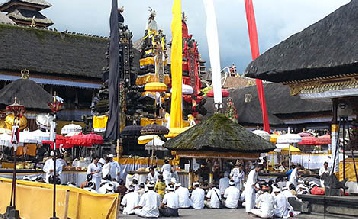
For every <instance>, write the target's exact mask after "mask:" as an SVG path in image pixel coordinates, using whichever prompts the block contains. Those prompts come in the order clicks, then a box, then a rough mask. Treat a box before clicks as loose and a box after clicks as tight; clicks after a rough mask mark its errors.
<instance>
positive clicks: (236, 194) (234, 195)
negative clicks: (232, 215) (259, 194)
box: [224, 180, 240, 209]
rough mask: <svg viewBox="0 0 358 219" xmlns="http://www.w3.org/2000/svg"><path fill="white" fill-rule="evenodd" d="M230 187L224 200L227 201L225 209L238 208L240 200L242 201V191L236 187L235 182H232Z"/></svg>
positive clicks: (225, 193)
mask: <svg viewBox="0 0 358 219" xmlns="http://www.w3.org/2000/svg"><path fill="white" fill-rule="evenodd" d="M229 185H230V186H229V187H228V188H227V189H225V192H224V198H226V200H225V207H227V208H231V209H233V208H237V207H238V203H239V199H240V191H239V190H238V189H237V187H236V186H235V182H234V181H233V180H230V182H229Z"/></svg>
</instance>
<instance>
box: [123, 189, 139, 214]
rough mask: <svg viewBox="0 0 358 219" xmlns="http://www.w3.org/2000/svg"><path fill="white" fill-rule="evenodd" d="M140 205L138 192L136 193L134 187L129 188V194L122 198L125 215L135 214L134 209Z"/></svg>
mask: <svg viewBox="0 0 358 219" xmlns="http://www.w3.org/2000/svg"><path fill="white" fill-rule="evenodd" d="M138 204H139V195H138V192H136V191H134V187H133V186H129V188H128V193H127V194H125V195H124V196H123V198H122V201H121V205H122V206H124V208H123V214H126V215H130V214H134V207H135V206H137V205H138Z"/></svg>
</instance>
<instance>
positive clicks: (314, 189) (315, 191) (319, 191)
mask: <svg viewBox="0 0 358 219" xmlns="http://www.w3.org/2000/svg"><path fill="white" fill-rule="evenodd" d="M309 186H310V190H309V191H310V193H311V194H312V195H324V194H325V189H324V188H322V187H319V186H318V184H317V183H315V182H310V183H309Z"/></svg>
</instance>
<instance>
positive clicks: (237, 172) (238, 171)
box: [230, 163, 245, 191]
mask: <svg viewBox="0 0 358 219" xmlns="http://www.w3.org/2000/svg"><path fill="white" fill-rule="evenodd" d="M230 178H231V179H232V180H234V182H235V186H236V188H237V189H238V190H239V191H241V189H242V181H243V180H244V179H245V172H244V171H243V170H242V166H241V164H240V163H238V164H236V165H235V167H234V168H233V169H232V170H231V173H230Z"/></svg>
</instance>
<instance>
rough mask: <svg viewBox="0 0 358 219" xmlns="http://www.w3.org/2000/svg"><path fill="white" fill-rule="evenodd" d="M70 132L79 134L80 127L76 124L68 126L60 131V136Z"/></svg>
mask: <svg viewBox="0 0 358 219" xmlns="http://www.w3.org/2000/svg"><path fill="white" fill-rule="evenodd" d="M71 132H75V133H80V132H82V127H81V126H80V125H76V124H68V125H65V126H63V127H62V129H61V135H66V134H69V133H71Z"/></svg>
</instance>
